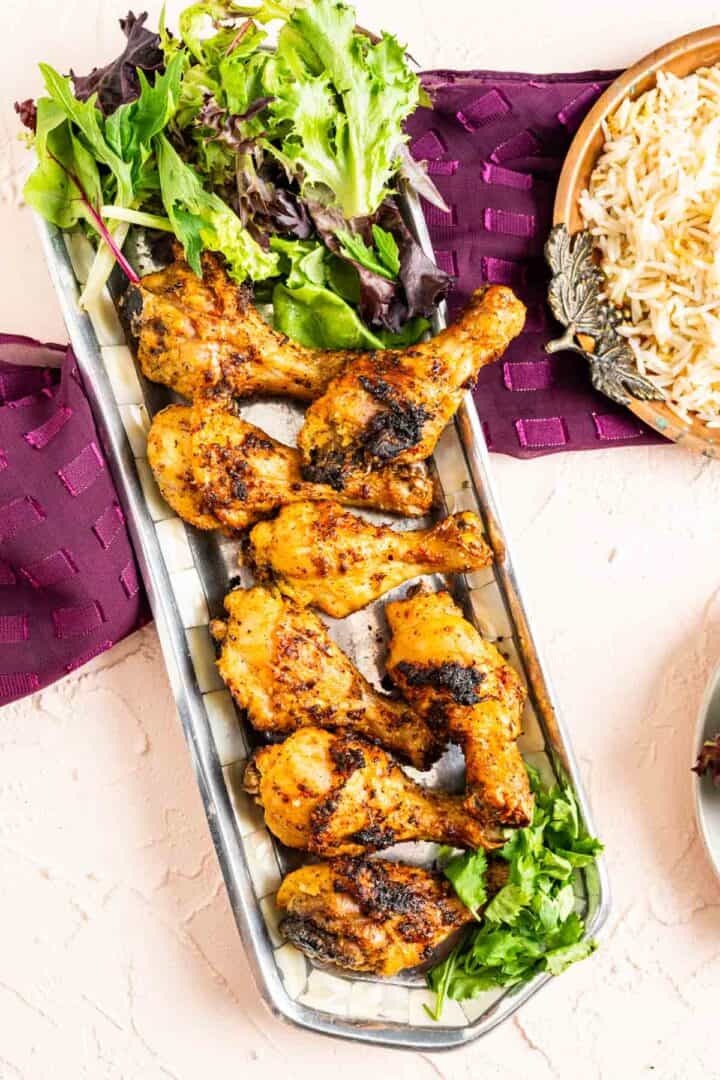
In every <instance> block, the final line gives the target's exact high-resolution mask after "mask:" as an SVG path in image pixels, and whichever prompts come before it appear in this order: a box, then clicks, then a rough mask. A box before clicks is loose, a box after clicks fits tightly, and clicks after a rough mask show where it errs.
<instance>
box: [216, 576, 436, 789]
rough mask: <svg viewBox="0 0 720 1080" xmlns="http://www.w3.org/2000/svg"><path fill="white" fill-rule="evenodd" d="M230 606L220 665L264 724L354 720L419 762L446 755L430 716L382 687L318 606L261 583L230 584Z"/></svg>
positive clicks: (347, 723)
mask: <svg viewBox="0 0 720 1080" xmlns="http://www.w3.org/2000/svg"><path fill="white" fill-rule="evenodd" d="M225 608H226V610H227V613H228V621H227V622H226V623H221V622H216V623H213V626H212V630H213V633H214V635H215V636H216V638H217V639H218V640H219V641H221V642H222V647H221V652H220V658H219V660H218V669H219V671H220V675H221V676H222V678H223V679H224V681H225V683H226V684H227V687H228V689H229V690H230V693H231V694H232V695H233V697H234V698H235V700H236V701H237V703H238V704H239V705H240V706H241V707H242V708H243V709H245V710H246V711H247V714H248V717H249V719H250V722H251V723H252V725H253V727H255V728H256V729H257V730H258V731H265V732H272V733H273V734H278V735H285V734H287V733H288V732H291V731H296V730H297V729H298V728H301V727H304V726H308V725H314V726H316V727H328V728H343V729H348V728H349V729H352V730H353V731H354V732H356V733H357V734H362V735H364V736H365V737H366V738H368V739H371V740H372V741H373V742H377V743H380V745H382V746H385V747H387V748H388V749H389V750H392V751H393V753H395V754H397V756H398V757H400V758H402V759H403V760H404V761H407V762H409V763H410V764H411V765H414V766H415V767H416V768H418V769H426V768H429V766H430V765H431V764H432V762H433V761H435V760H436V758H437V757H438V756H439V754H440V750H441V745H440V744H438V742H437V740H436V738H435V736H434V735H433V733H432V731H431V729H430V726H429V725H428V723H427V721H426V720H422V719H420V717H418V716H416V715H415V714H414V713H413V712H412V711H411V709H410V708H409V707H408V706H407V705H406V704H405V703H404V702H399V701H393V699H392V698H389V697H387V696H386V695H384V694H380V693H378V691H377V690H375V689H374V688H373V687H372V686H371V685H370V683H369V682H367V680H366V679H364V678H363V677H362V675H361V674H360V672H359V671H358V670H357V668H355V666H354V665H353V664H352V663H351V661H350V660H349V658H348V657H347V656H346V655H345V653H344V652H343V651H342V649H340V648H338V646H337V645H336V644H335V643H334V641H333V640H332V638H331V637H330V635H329V634H328V632H327V630H326V629H325V626H324V624H323V623H322V622H321V620H320V619H319V618H318V616H317V615H315V614H314V612H312V611H309V610H307V609H306V608H303V607H300V606H299V605H298V604H296V603H295V602H294V601H293V600H290V599H288V598H286V597H284V596H281V595H280V593H278V592H276V591H271V590H269V589H265V588H262V587H261V586H256V587H255V588H253V589H236V590H235V591H234V592H231V593H230V594H229V595H228V596H227V597H226V598H225Z"/></svg>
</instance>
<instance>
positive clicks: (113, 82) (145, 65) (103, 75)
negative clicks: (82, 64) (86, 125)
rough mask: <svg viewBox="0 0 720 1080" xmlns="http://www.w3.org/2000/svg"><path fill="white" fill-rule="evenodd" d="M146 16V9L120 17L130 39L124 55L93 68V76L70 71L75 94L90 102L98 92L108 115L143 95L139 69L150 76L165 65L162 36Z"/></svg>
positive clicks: (122, 27) (99, 102)
mask: <svg viewBox="0 0 720 1080" xmlns="http://www.w3.org/2000/svg"><path fill="white" fill-rule="evenodd" d="M146 19H147V12H146V11H144V12H143V13H142V15H137V16H136V15H133V13H132V11H130V12H128V15H127V17H126V18H124V19H120V28H121V29H122V31H123V33H124V34H125V37H126V38H127V41H126V42H125V48H124V49H123V51H122V52H121V53H120V55H119V56H117V57H116V58H115V59H114V60H111V61H110V63H109V64H106V65H105V66H104V67H101V68H93V69H92V71H91V72H90V74H89V75H76V74H75V72H74V71H72V70H71V72H70V75H71V77H72V81H73V86H74V88H75V96H76V97H77V98H79V100H80V101H87V99H88V98H89V97H90V96H91V95H92V94H95V93H97V95H98V105H99V107H100V111H101V112H102V113H103V115H105V116H109V114H110V113H112V112H114V111H115V109H117V108H118V106H119V105H126V104H127V103H128V102H130V101H135V99H136V98H138V97H139V96H140V81H139V79H138V74H137V73H138V69H139V70H140V71H143V72H144V73H145V74H146V75H150V74H152V73H153V72H157V71H161V70H162V69H163V67H164V63H165V60H164V56H163V52H162V49H161V48H160V35H159V34H155V33H153V32H152V31H151V30H146V29H145V26H144V23H145V20H146Z"/></svg>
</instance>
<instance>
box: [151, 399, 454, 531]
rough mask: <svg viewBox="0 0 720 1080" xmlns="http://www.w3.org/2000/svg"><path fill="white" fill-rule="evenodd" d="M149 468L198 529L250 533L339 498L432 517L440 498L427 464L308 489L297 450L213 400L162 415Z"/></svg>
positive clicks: (153, 429)
mask: <svg viewBox="0 0 720 1080" xmlns="http://www.w3.org/2000/svg"><path fill="white" fill-rule="evenodd" d="M148 463H149V465H150V468H151V469H152V471H153V475H154V476H155V479H156V481H157V483H158V486H159V488H160V491H161V493H162V495H163V497H164V498H165V500H166V501H167V502H168V503H169V505H170V506H171V507H172V508H173V510H175V512H176V513H177V514H178V515H179V516H180V517H181V518H183V520H184V521H187V522H189V523H190V524H191V525H195V526H196V527H197V528H199V529H215V528H218V527H225V528H227V529H229V530H241V529H246V528H247V527H248V526H249V525H252V524H253V523H254V522H256V521H259V520H260V519H261V518H263V517H267V516H268V515H269V514H271V513H272V512H273V511H274V510H277V509H278V507H280V506H283V505H285V504H286V503H293V502H298V501H300V500H308V499H310V500H315V499H321V500H323V499H328V498H334V499H340V500H341V501H343V502H345V503H348V504H350V505H352V506H367V507H376V508H378V509H384V510H390V511H394V512H398V513H404V514H407V515H409V516H422V515H423V514H425V513H427V511H428V510H429V508H430V506H431V505H432V500H433V489H432V482H431V480H430V478H429V476H428V474H427V471H426V470H425V468H424V467H423V466H409V467H408V468H394V467H390V468H387V469H380V470H378V471H377V472H375V473H373V474H371V475H369V476H367V477H358V478H357V480H356V482H354V483H352V484H349V485H348V487H347V488H346V490H345V491H344V492H343V493H342V495H340V496H338V495H337V494H336V493H335V492H334V491H333V490H332V489H331V488H329V487H327V486H325V485H323V484H307V483H305V482H304V481H303V479H302V477H301V475H300V457H299V454H298V451H297V450H294V449H291V448H290V447H289V446H284V445H283V444H282V443H279V442H276V441H275V439H271V438H270V436H269V435H266V434H265V432H264V431H261V430H260V429H259V428H257V427H255V426H254V425H253V424H248V423H247V422H246V421H245V420H241V419H240V417H238V416H233V415H232V414H231V413H229V412H226V411H224V410H223V409H222V408H220V407H217V406H216V405H214V404H212V403H210V402H203V403H202V404H197V405H195V407H194V408H191V407H190V406H187V405H170V406H168V408H166V409H163V410H162V412H159V413H157V414H156V415H155V417H154V419H153V422H152V426H151V428H150V433H149V436H148Z"/></svg>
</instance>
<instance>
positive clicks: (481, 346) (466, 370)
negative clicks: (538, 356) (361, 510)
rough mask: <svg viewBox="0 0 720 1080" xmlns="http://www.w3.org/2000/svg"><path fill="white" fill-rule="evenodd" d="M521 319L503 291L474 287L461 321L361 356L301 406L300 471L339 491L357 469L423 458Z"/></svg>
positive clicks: (519, 311) (517, 305) (522, 313)
mask: <svg viewBox="0 0 720 1080" xmlns="http://www.w3.org/2000/svg"><path fill="white" fill-rule="evenodd" d="M524 322H525V308H524V306H523V304H521V303H520V301H519V300H518V299H517V298H516V296H515V295H514V294H513V292H512V291H511V290H510V289H507V288H504V287H503V286H498V285H490V286H488V287H486V288H483V289H478V291H477V292H475V293H474V294H473V296H472V297H471V299H470V302H469V304H468V306H467V308H466V309H465V312H464V314H463V315H462V316H461V317H460V319H459V320H458V321H457V322H456V323H454V324H453V325H452V326H450V327H448V329H447V330H443V331H442V333H440V334H438V335H437V337H435V338H433V339H432V340H431V341H428V342H426V343H425V344H421V345H415V346H413V347H412V348H409V349H405V350H403V351H400V350H398V351H391V350H388V351H385V352H377V353H360V354H358V356H357V357H356V359H355V360H354V361H353V363H352V364H349V365H348V366H347V368H345V370H344V371H343V372H342V374H341V375H339V376H338V377H337V378H335V379H333V381H332V382H331V383H330V386H329V387H328V389H327V390H326V392H325V393H324V394H323V396H322V397H321V398H319V399H318V400H317V401H315V402H314V403H313V404H312V405H311V406H310V408H309V409H308V411H307V414H306V416H305V423H304V425H303V428H302V431H301V432H300V437H299V439H298V446H299V448H300V452H301V454H302V461H303V475H304V476H305V477H306V479H308V480H312V481H314V482H317V483H325V484H331V485H332V487H334V488H336V490H342V488H343V486H344V485H345V484H346V483H348V482H349V478H350V477H351V476H352V475H353V473H355V472H357V471H358V470H359V471H361V472H364V471H367V470H368V469H375V468H377V467H378V466H380V465H387V464H388V463H389V462H395V463H396V464H400V463H404V464H410V463H412V462H417V461H424V460H425V459H426V458H428V457H430V455H431V454H432V452H433V450H434V449H435V445H436V443H437V441H438V439H439V437H440V434H441V432H442V430H443V428H444V427H445V425H446V424H447V423H448V421H449V420H450V419H451V418H452V417H453V415H454V414H455V412H456V411H457V409H458V406H459V405H460V402H461V400H462V396H463V393H464V391H465V390H466V389H467V387H469V386H470V385H471V384H472V382H473V381H474V379H475V378H476V377H477V374H478V371H479V370H480V368H481V367H483V366H484V365H485V364H489V363H492V361H493V360H497V359H498V357H500V356H502V354H503V352H504V351H505V349H506V348H507V346H508V345H509V344H510V342H511V341H512V339H513V338H514V337H517V335H518V334H519V333H520V331H521V330H522V328H523V324H524Z"/></svg>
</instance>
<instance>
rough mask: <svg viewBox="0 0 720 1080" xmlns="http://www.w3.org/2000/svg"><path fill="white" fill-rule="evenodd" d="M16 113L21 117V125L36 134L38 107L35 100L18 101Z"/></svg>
mask: <svg viewBox="0 0 720 1080" xmlns="http://www.w3.org/2000/svg"><path fill="white" fill-rule="evenodd" d="M15 112H16V113H17V114H18V116H19V117H20V123H21V124H23V125H24V126H25V127H26V128H28V130H29V131H32V132H35V129H36V128H37V105H36V104H35V102H34V101H33V99H32V98H26V99H25V101H16V102H15Z"/></svg>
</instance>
